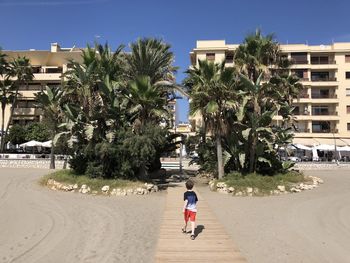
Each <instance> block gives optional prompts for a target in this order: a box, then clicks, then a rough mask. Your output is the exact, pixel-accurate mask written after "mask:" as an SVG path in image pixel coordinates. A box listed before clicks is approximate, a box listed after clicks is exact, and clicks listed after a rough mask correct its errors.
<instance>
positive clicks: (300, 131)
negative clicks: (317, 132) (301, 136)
mask: <svg viewBox="0 0 350 263" xmlns="http://www.w3.org/2000/svg"><path fill="white" fill-rule="evenodd" d="M295 133H310V129H306V128H303V129H297V130H296V131H295Z"/></svg>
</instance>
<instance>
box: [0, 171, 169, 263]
mask: <svg viewBox="0 0 350 263" xmlns="http://www.w3.org/2000/svg"><path fill="white" fill-rule="evenodd" d="M47 172H48V171H47V170H38V169H6V168H2V169H0V233H1V234H0V262H3V263H5V262H25V263H31V262H33V263H34V262H35V263H41V262H42V263H50V262H99V263H103V262H135V263H136V262H153V255H154V250H155V245H156V241H157V237H158V232H159V230H158V227H157V226H158V225H159V223H160V218H161V215H162V211H163V209H164V204H165V194H164V193H157V194H153V195H151V196H128V197H126V198H125V197H111V198H106V197H98V196H85V195H81V194H76V193H64V192H54V191H51V190H49V189H45V188H43V187H41V186H39V185H38V184H37V183H36V182H37V180H38V179H39V178H40V176H41V175H44V174H46V173H47Z"/></svg>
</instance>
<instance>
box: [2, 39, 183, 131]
mask: <svg viewBox="0 0 350 263" xmlns="http://www.w3.org/2000/svg"><path fill="white" fill-rule="evenodd" d="M3 53H4V54H6V55H7V56H8V57H7V59H8V60H9V61H11V60H12V59H14V58H17V57H18V56H21V57H23V56H25V57H26V58H28V59H29V60H30V63H31V65H32V67H33V72H34V79H33V81H31V82H30V83H28V85H25V86H22V87H20V89H19V97H18V100H17V104H16V105H14V107H15V109H14V116H13V122H12V124H22V125H25V124H27V123H29V122H33V121H40V119H41V116H42V111H41V109H40V108H37V106H36V103H35V93H37V92H39V91H41V90H45V87H46V86H58V85H60V84H61V81H62V80H63V79H62V78H63V73H64V72H66V71H67V69H68V68H69V61H70V60H74V61H77V62H82V58H81V55H82V50H81V48H76V47H72V48H61V47H60V45H59V44H58V43H52V44H51V49H50V50H35V49H30V50H25V51H10V50H4V51H3ZM10 107H11V105H9V106H7V107H6V112H5V127H6V125H7V122H8V120H9V115H10ZM167 107H168V110H169V112H170V113H171V115H172V122H173V125H175V123H176V116H177V114H176V113H177V109H176V100H173V101H170V102H169V104H168V106H167ZM0 123H1V116H0Z"/></svg>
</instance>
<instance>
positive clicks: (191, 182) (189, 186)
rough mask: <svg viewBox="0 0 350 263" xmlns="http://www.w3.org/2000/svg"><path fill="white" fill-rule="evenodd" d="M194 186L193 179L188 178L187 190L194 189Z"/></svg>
mask: <svg viewBox="0 0 350 263" xmlns="http://www.w3.org/2000/svg"><path fill="white" fill-rule="evenodd" d="M193 186H194V183H193V181H191V180H188V181H187V182H186V188H187V190H192V188H193Z"/></svg>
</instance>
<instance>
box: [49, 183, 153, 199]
mask: <svg viewBox="0 0 350 263" xmlns="http://www.w3.org/2000/svg"><path fill="white" fill-rule="evenodd" d="M46 186H47V187H49V188H50V189H51V190H54V191H57V190H59V191H65V192H73V193H80V194H92V195H98V194H101V195H105V196H127V195H147V194H151V193H155V192H158V191H159V188H158V186H157V185H155V184H149V183H145V184H144V185H143V186H142V187H137V188H113V189H111V188H110V186H109V185H104V186H103V187H102V188H101V191H91V188H90V187H89V186H88V185H86V184H83V185H81V186H80V187H79V185H78V184H65V183H60V182H57V181H55V180H54V179H49V180H47V183H46Z"/></svg>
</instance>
